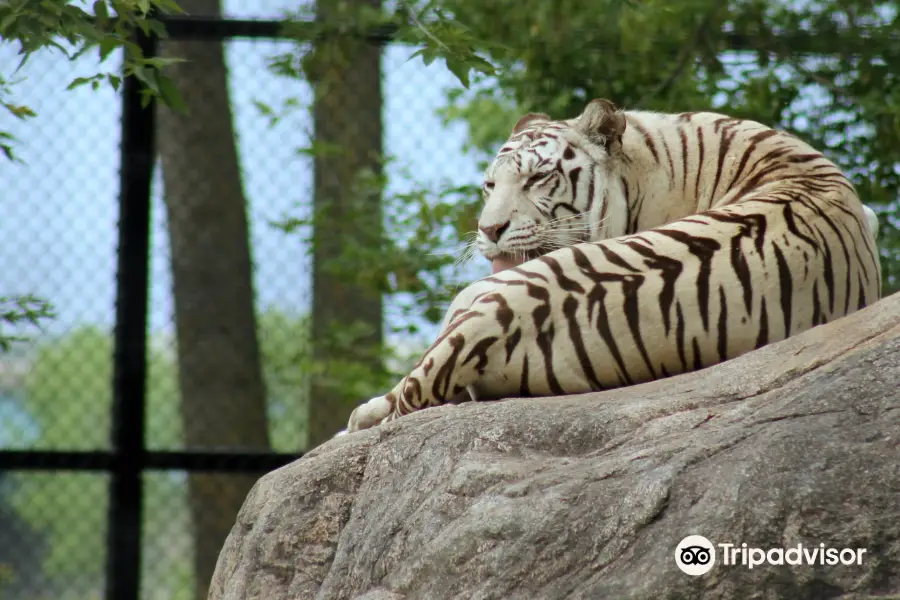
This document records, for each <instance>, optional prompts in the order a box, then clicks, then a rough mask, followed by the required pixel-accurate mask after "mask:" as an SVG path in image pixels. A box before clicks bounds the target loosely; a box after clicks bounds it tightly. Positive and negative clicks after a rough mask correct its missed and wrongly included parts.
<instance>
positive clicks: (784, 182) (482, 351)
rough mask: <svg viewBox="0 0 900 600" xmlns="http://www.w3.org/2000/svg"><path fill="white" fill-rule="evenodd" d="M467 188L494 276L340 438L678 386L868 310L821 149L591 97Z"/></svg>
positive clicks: (849, 232) (840, 201)
mask: <svg viewBox="0 0 900 600" xmlns="http://www.w3.org/2000/svg"><path fill="white" fill-rule="evenodd" d="M483 191H484V195H485V205H484V208H483V211H482V214H481V216H480V218H479V231H478V237H477V246H478V249H479V251H480V252H481V253H482V254H483V255H484V256H485V257H486V258H487V259H489V260H491V261H492V263H493V271H494V272H493V274H492V275H491V276H489V277H486V278H484V279H481V280H478V281H476V282H474V283H472V284H470V285H469V286H468V287H466V288H465V289H464V290H463V291H462V292H461V293H460V294H458V296H457V297H456V298H455V299H454V301H453V302H452V304H451V306H450V308H449V310H448V312H447V315H446V317H445V320H444V323H443V326H442V329H441V332H440V335H439V336H438V338H437V340H436V341H435V342H434V343H433V344H432V345H431V346H430V348H428V350H427V351H426V352H425V353H424V355H423V356H422V358H421V360H419V362H418V363H417V364H416V365H415V367H414V368H413V369H412V371H411V372H410V373H409V374H408V375H407V376H405V377H404V378H403V379H402V381H400V382H399V383H398V384H397V385H396V387H394V389H393V390H391V391H390V392H389V393H387V394H385V395H384V396H377V397H375V398H372V399H371V400H369V401H368V402H366V403H364V404H362V405H360V406H358V407H357V408H356V409H355V410H354V411H353V413H352V415H351V417H350V421H349V424H348V429H347V430H348V431H355V430H359V429H365V428H368V427H372V426H374V425H377V424H379V423H383V422H387V421H391V420H394V419H396V418H398V417H400V416H402V415H405V414H408V413H411V412H413V411H416V410H420V409H424V408H427V407H431V406H438V405H441V404H444V403H448V402H456V401H459V399H460V398H464V397H471V398H473V399H478V400H481V399H496V398H502V397H509V396H548V395H560V394H574V393H582V392H589V391H596V390H604V389H609V388H615V387H621V386H628V385H633V384H637V383H641V382H646V381H650V380H654V379H659V378H663V377H668V376H671V375H675V374H678V373H684V372H687V371H694V370H697V369H701V368H704V367H707V366H710V365H713V364H716V363H719V362H722V361H724V360H727V359H730V358H734V357H736V356H739V355H741V354H743V353H745V352H748V351H750V350H753V349H756V348H759V347H761V346H764V345H766V344H769V343H772V342H775V341H778V340H782V339H784V338H787V337H789V336H792V335H796V334H798V333H800V332H802V331H805V330H807V329H810V328H811V327H815V326H817V325H820V324H823V323H827V322H830V321H833V320H835V319H837V318H840V317H842V316H844V315H847V314H849V313H852V312H854V311H856V310H859V309H861V308H863V307H865V306H866V305H868V304H871V303H873V302H875V301H876V300H878V299H879V298H880V289H881V288H880V281H881V273H880V267H879V262H878V255H877V249H876V245H875V237H876V234H877V220H876V219H875V215H874V213H873V212H872V211H871V210H870V209H868V208H867V207H864V206H863V205H862V203H861V202H860V200H859V198H858V196H857V194H856V192H855V190H854V188H853V186H852V184H851V183H850V181H849V180H848V179H847V178H846V177H845V176H844V175H843V174H842V172H841V171H840V170H839V169H838V167H837V166H836V165H835V164H833V163H832V162H831V161H830V160H828V159H826V158H825V157H824V156H823V155H822V154H821V153H820V152H818V151H816V150H815V149H814V148H812V147H810V146H809V145H808V144H807V143H806V142H804V141H802V140H801V139H799V138H797V137H795V136H793V135H791V134H789V133H786V132H782V131H778V130H775V129H771V128H769V127H766V126H764V125H762V124H760V123H756V122H753V121H747V120H740V119H735V118H731V117H728V116H726V115H722V114H717V113H706V112H697V113H681V114H661V113H653V112H643V111H621V110H618V109H616V107H615V106H614V105H613V104H612V103H611V102H609V101H607V100H601V99H598V100H594V101H592V102H591V103H589V104H588V105H587V107H586V108H585V110H584V112H583V113H582V114H581V115H580V116H578V117H576V118H573V119H569V120H561V121H556V120H552V119H550V118H549V117H548V116H546V115H543V114H528V115H526V116H525V117H523V118H522V119H520V120H519V122H518V123H517V124H516V125H515V127H514V129H513V131H512V135H511V136H510V138H509V139H508V141H507V142H506V143H505V144H504V145H503V147H502V148H501V149H500V151H499V153H498V154H497V156H496V158H495V159H494V160H493V162H492V163H491V165H490V166H489V167H488V169H487V171H486V173H485V179H484V186H483Z"/></svg>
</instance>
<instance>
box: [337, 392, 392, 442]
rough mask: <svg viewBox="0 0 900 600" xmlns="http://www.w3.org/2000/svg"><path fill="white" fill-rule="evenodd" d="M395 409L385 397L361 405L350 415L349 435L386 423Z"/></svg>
mask: <svg viewBox="0 0 900 600" xmlns="http://www.w3.org/2000/svg"><path fill="white" fill-rule="evenodd" d="M393 409H394V407H393V406H392V405H391V403H390V401H389V400H388V399H387V398H386V397H385V396H375V397H374V398H372V399H371V400H369V401H368V402H365V403H363V404H360V405H359V406H357V407H356V408H355V409H353V412H352V413H350V421H349V422H348V423H347V429H346V431H347V433H350V432H352V431H359V430H361V429H368V428H369V427H374V426H375V425H378V424H379V423H381V422H382V421H384V420H385V419H386V418H387V417H388V416H389V415H390V414H391V411H392V410H393ZM338 435H340V434H338Z"/></svg>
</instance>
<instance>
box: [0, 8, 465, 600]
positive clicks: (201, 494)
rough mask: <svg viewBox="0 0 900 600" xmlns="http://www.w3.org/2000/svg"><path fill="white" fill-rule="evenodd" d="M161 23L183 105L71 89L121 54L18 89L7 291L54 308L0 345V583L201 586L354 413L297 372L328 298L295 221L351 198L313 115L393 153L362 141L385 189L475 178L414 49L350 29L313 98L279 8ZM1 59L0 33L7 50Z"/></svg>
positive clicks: (144, 591)
mask: <svg viewBox="0 0 900 600" xmlns="http://www.w3.org/2000/svg"><path fill="white" fill-rule="evenodd" d="M169 25H170V26H169V31H170V34H172V35H173V37H172V38H171V39H170V40H167V41H165V42H163V43H161V44H159V45H157V44H156V42H155V41H151V40H144V44H145V50H148V51H158V52H159V54H160V55H161V56H173V57H176V56H177V57H182V58H187V59H188V60H187V61H186V62H184V63H179V64H176V65H174V66H173V67H172V69H171V71H170V72H171V73H172V77H173V81H174V82H175V84H176V87H177V88H178V89H179V91H180V93H181V95H182V97H183V98H184V100H185V103H186V104H187V108H188V109H189V112H188V113H179V112H176V111H172V110H169V109H165V108H161V107H159V108H158V110H156V112H155V117H153V114H152V113H151V112H149V111H148V110H143V109H142V108H141V107H140V104H141V95H140V90H139V88H138V87H137V84H136V83H135V82H134V81H133V80H129V81H127V82H125V85H124V87H123V88H122V89H121V90H119V91H118V92H117V91H115V90H113V89H112V88H111V87H109V86H100V87H99V88H98V89H92V86H91V85H90V84H87V85H82V86H80V87H77V88H75V89H71V90H66V89H65V88H66V85H67V84H68V83H69V82H70V81H72V80H73V79H75V78H78V77H88V76H90V75H93V74H95V73H98V72H111V73H116V72H117V71H118V69H120V67H121V57H119V58H118V59H117V58H116V56H115V55H113V56H112V57H110V58H109V59H107V61H106V62H103V63H102V64H101V63H99V62H98V60H97V59H96V58H95V57H94V56H93V55H86V56H84V57H82V58H80V59H79V60H77V61H75V62H70V61H69V60H68V59H67V58H66V57H65V56H62V55H60V54H53V53H49V52H47V53H39V54H38V55H36V56H34V57H33V58H32V59H31V60H30V62H29V63H28V64H27V65H26V67H25V68H23V70H22V71H21V75H22V76H23V77H22V80H21V81H19V82H17V83H15V84H14V88H13V89H14V91H15V98H16V101H17V102H18V103H21V104H22V105H28V106H29V107H31V108H32V109H33V110H34V111H35V112H36V113H37V115H38V116H37V117H36V118H34V119H31V120H28V121H26V122H22V123H10V124H6V123H4V124H3V129H4V130H8V131H9V132H11V133H13V134H14V135H15V136H16V137H17V138H18V139H19V140H20V141H19V142H17V143H16V144H15V146H14V149H15V151H16V153H17V154H18V156H19V157H20V158H21V161H22V162H21V163H18V162H12V161H8V160H3V161H0V181H2V182H3V183H2V187H0V203H2V206H3V209H2V215H0V239H2V240H3V242H4V243H3V244H2V245H0V255H2V258H0V264H2V265H3V269H2V272H0V291H2V292H3V294H20V293H21V294H25V293H28V294H35V295H37V296H38V297H40V298H44V299H46V300H48V301H50V302H51V303H52V305H53V307H54V309H55V311H56V313H57V314H56V316H55V318H53V319H51V320H50V321H47V322H46V323H45V325H44V328H43V329H42V330H41V331H40V333H39V334H36V335H35V336H32V339H31V340H29V341H28V342H27V343H21V344H16V345H14V346H13V347H12V349H11V350H10V352H8V353H5V354H3V355H0V469H2V471H0V599H2V600H26V599H27V600H33V599H39V598H47V599H49V598H53V599H64V598H71V599H76V598H77V599H79V600H81V599H89V598H100V597H107V598H116V599H117V600H118V599H120V598H121V599H122V600H126V599H127V598H137V597H140V598H146V599H151V598H153V599H163V598H165V599H170V598H177V599H181V598H183V599H194V598H201V597H205V593H206V586H207V584H208V580H209V576H210V575H211V571H212V568H213V567H214V564H215V559H216V556H217V554H218V551H219V549H220V548H221V544H222V542H223V541H224V536H225V535H226V534H227V532H228V530H229V529H230V527H231V525H232V523H233V522H234V518H235V515H236V511H237V509H238V508H239V507H240V504H241V502H242V501H243V499H244V497H245V496H246V493H247V491H248V490H249V488H250V486H251V485H252V483H253V482H254V481H255V480H256V478H257V477H258V476H259V474H260V473H261V472H265V471H266V470H269V469H271V468H274V467H276V466H278V465H279V464H283V463H286V462H288V461H290V460H292V459H293V458H295V457H296V456H298V454H299V453H300V452H301V451H303V450H304V449H306V448H307V447H309V446H310V445H311V444H314V443H316V442H317V441H320V440H321V439H322V438H323V437H324V436H327V435H331V434H333V433H334V431H333V430H334V424H336V423H340V422H342V421H345V420H346V418H347V416H348V412H349V411H347V410H346V406H347V405H346V404H343V405H340V406H335V408H334V409H333V412H334V413H335V414H334V415H333V416H328V415H326V416H325V417H321V415H320V417H319V418H320V420H319V421H318V427H319V429H320V431H312V430H311V428H310V427H308V423H309V420H310V418H311V417H310V414H311V413H310V407H309V406H308V398H309V396H310V394H311V393H328V390H325V391H323V390H322V389H320V390H314V391H313V392H311V391H310V383H309V378H308V377H307V376H306V375H307V374H308V372H309V370H304V369H303V368H302V365H303V364H306V362H308V359H309V358H310V356H309V355H310V352H311V350H310V348H309V347H308V346H309V344H310V342H309V340H310V324H309V319H308V315H309V312H310V310H311V307H312V306H313V305H314V303H315V302H317V301H318V302H320V303H321V302H325V303H326V304H327V303H329V302H333V301H334V298H333V297H332V298H330V299H329V298H328V297H324V298H320V299H319V300H316V299H315V298H313V297H312V291H311V290H312V287H311V281H312V273H313V271H314V270H315V267H314V265H313V264H312V260H311V259H310V248H311V245H313V244H319V245H320V248H324V247H325V246H327V244H326V241H323V240H315V239H311V237H310V235H309V228H307V227H305V226H304V225H303V224H304V223H305V222H306V221H307V220H308V219H309V217H310V215H311V214H312V213H313V211H314V209H315V201H314V196H316V195H317V194H319V195H323V194H325V195H327V194H329V193H330V194H332V196H334V195H335V194H337V195H340V194H342V193H343V192H340V190H341V186H342V185H346V184H347V181H346V179H344V178H343V176H341V177H338V173H337V171H334V169H341V168H343V167H341V165H343V164H345V163H346V162H347V161H348V160H351V159H350V158H348V155H346V154H344V155H342V156H341V157H340V158H338V159H334V158H331V159H329V158H327V152H325V153H323V152H322V151H321V149H318V148H316V144H317V143H318V142H319V141H321V138H322V137H323V136H322V132H323V131H325V132H329V131H330V132H331V134H330V135H332V136H333V137H335V138H336V139H341V138H342V139H344V140H348V139H350V140H352V139H353V138H354V137H358V138H359V139H360V140H361V141H360V142H359V143H360V144H363V143H364V144H368V145H369V146H370V147H369V148H366V150H367V151H368V150H377V151H378V152H379V154H380V155H381V156H390V157H392V161H391V162H390V163H389V164H388V165H385V164H384V163H383V162H382V161H381V159H371V157H370V156H368V155H366V156H363V157H362V158H361V159H359V160H361V161H363V162H365V161H366V160H372V163H371V170H373V171H376V172H378V173H382V174H383V173H387V175H389V177H387V178H386V179H385V184H384V186H382V188H381V192H382V193H383V194H405V193H408V192H409V191H410V184H409V182H407V181H406V180H405V179H404V178H403V177H402V173H405V172H408V171H414V172H415V173H416V178H417V181H418V182H419V183H428V182H438V181H450V182H454V183H455V184H457V185H461V184H472V183H476V182H477V179H478V172H477V170H476V161H475V160H474V159H471V158H470V157H467V156H466V155H465V153H464V152H463V147H462V145H463V139H464V132H463V131H460V130H456V129H447V128H445V127H444V125H443V124H442V122H441V121H440V118H439V116H438V114H437V112H436V111H437V109H438V107H439V106H441V104H442V102H443V101H444V98H445V95H444V94H445V90H444V88H445V87H446V86H447V85H451V83H452V75H450V73H449V72H445V71H443V70H440V69H435V68H431V69H429V70H427V71H426V70H425V69H424V68H423V65H422V64H421V62H410V61H409V60H408V59H409V56H410V54H411V53H412V51H413V50H412V49H410V48H408V47H405V46H402V45H399V44H398V45H391V44H384V43H382V42H383V41H384V40H369V41H368V42H366V43H365V44H363V46H365V47H364V48H363V47H361V46H355V47H353V48H350V50H348V52H351V53H354V52H355V53H356V54H355V55H354V56H355V57H356V58H354V59H353V60H355V61H357V63H359V64H358V65H357V66H356V67H354V66H353V65H352V64H350V65H347V64H344V65H338V64H337V63H335V64H332V65H330V66H329V67H328V68H326V69H325V73H324V74H323V75H322V77H324V78H325V79H327V78H329V77H330V78H331V79H332V80H333V82H334V85H336V86H338V87H340V86H343V88H342V89H337V88H335V90H336V91H333V93H332V95H331V96H330V103H331V104H330V106H328V103H329V97H318V98H315V97H314V96H315V95H314V93H313V87H312V86H311V85H310V83H309V81H308V80H307V79H308V78H305V77H304V76H302V75H298V74H297V73H293V74H292V73H291V72H289V71H290V69H288V68H286V67H287V66H289V65H290V63H291V61H292V60H293V59H291V58H290V57H292V56H293V57H296V56H298V55H303V54H304V53H305V52H307V50H308V48H307V49H306V50H304V48H303V46H302V45H300V46H299V47H298V43H297V42H296V41H289V40H279V39H276V38H275V37H274V35H273V33H274V32H277V31H278V24H277V23H275V22H239V21H231V22H228V23H223V22H220V21H218V20H217V19H215V18H209V19H204V18H196V17H194V18H191V19H182V20H179V21H170V23H169ZM226 32H227V33H228V34H229V35H230V36H233V37H226V35H225V33H226ZM198 35H199V36H200V37H201V38H202V39H197V38H198ZM192 38H193V39H192ZM219 40H224V41H223V42H222V43H220V42H219ZM357 42H359V40H357ZM16 60H17V57H16V56H14V53H13V51H11V50H10V49H9V48H3V47H0V64H2V65H3V66H4V67H9V66H11V65H12V66H14V65H15V61H16ZM366 61H368V62H366ZM351 62H352V61H351ZM360 65H361V66H360ZM13 68H14V67H13ZM328 69H332V70H333V73H331V74H330V75H329V74H328ZM354 69H355V70H354ZM353 77H357V79H358V81H354V80H353ZM363 79H365V81H363ZM320 83H321V82H320ZM354 86H356V87H354ZM365 86H368V88H366V87H365ZM314 99H315V100H316V104H317V106H319V107H320V108H317V109H315V110H314V109H313V104H314ZM351 100H352V101H354V102H355V104H349V103H350V102H351ZM342 103H343V104H342ZM323 105H324V106H325V108H324V109H323V108H321V107H322V106H323ZM123 107H124V108H123ZM371 119H375V120H376V121H377V126H376V127H374V128H373V127H372V123H371V122H369V121H370V120H371ZM7 125H8V126H7ZM316 132H318V137H317V136H316ZM361 132H365V133H361ZM437 132H440V135H436V133H437ZM327 135H328V134H327V133H326V136H325V137H327ZM342 136H343V137H342ZM362 138H366V139H362ZM151 158H152V160H151ZM329 160H330V161H331V162H328V161H329ZM361 165H362V163H359V164H355V165H353V166H352V167H351V170H352V171H354V172H359V171H362V170H365V169H364V168H363V167H364V166H365V165H362V166H361ZM323 170H328V172H329V173H331V175H332V176H331V177H330V178H329V177H327V176H325V177H323ZM346 172H347V171H343V172H342V173H346ZM317 174H318V175H317ZM327 174H328V173H325V175H327ZM335 183H336V184H337V185H336V186H335ZM385 186H386V187H385ZM335 189H337V190H338V191H337V192H336V191H335ZM344 195H345V196H346V194H344ZM331 201H332V204H338V205H339V204H340V202H341V200H340V198H338V199H335V198H334V197H332V198H331ZM320 208H321V207H320ZM376 208H377V207H376ZM379 214H380V213H379V212H378V211H376V210H375V209H373V213H372V215H371V221H372V223H374V226H373V227H374V229H375V230H376V231H380V229H381V225H380V224H379V219H378V215H379ZM345 216H346V215H345ZM344 233H345V234H346V235H357V234H356V233H354V232H352V231H346V230H345V231H344ZM328 247H329V248H331V250H330V251H332V252H340V251H341V243H337V244H331V245H330V246H328ZM328 276H329V275H328V274H327V273H326V274H325V275H323V277H326V278H327V277H328ZM143 281H148V282H149V285H148V286H146V287H145V286H142V284H141V282H143ZM352 285H356V283H353V284H352ZM335 289H337V290H338V292H335V293H340V290H342V289H344V288H342V287H341V286H340V285H338V286H337V288H335ZM353 289H356V288H353ZM359 289H363V288H361V287H360V288H359ZM385 308H386V310H387V314H389V315H390V314H391V310H399V309H397V307H396V306H392V305H390V304H389V305H388V306H387V307H385ZM376 312H379V313H380V309H379V311H376ZM248 317H249V318H248ZM335 317H336V318H338V317H340V314H336V315H335ZM379 318H380V317H379ZM145 323H146V325H147V326H146V328H145V326H144V325H145ZM145 336H146V343H145V340H144V337H145ZM376 337H377V336H376ZM388 337H390V335H389V336H388ZM176 342H177V343H176ZM305 361H306V362H305ZM313 362H314V361H313ZM348 377H353V375H352V374H348ZM351 383H352V382H351ZM326 387H327V386H326ZM323 389H324V388H323ZM344 389H347V388H344ZM331 391H333V390H331ZM369 395H371V394H369ZM360 399H361V398H352V399H350V400H352V401H353V402H355V401H357V400H360ZM111 432H112V433H111ZM138 532H140V533H139V537H136V534H137V533H138Z"/></svg>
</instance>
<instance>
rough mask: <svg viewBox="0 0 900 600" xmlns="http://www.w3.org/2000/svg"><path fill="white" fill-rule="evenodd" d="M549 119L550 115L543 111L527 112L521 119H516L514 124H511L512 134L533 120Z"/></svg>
mask: <svg viewBox="0 0 900 600" xmlns="http://www.w3.org/2000/svg"><path fill="white" fill-rule="evenodd" d="M549 120H550V115H545V114H544V113H528V114H527V115H525V116H524V117H522V118H521V119H519V120H518V121H516V124H515V126H513V130H512V135H516V134H517V133H519V132H520V131H522V130H523V129H525V128H526V127H528V125H529V124H530V123H533V122H534V121H549Z"/></svg>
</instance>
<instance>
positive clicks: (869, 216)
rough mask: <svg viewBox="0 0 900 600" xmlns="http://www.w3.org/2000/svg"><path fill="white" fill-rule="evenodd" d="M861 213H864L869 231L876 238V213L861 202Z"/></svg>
mask: <svg viewBox="0 0 900 600" xmlns="http://www.w3.org/2000/svg"><path fill="white" fill-rule="evenodd" d="M863 213H864V214H865V215H866V224H867V225H868V226H869V231H871V232H872V237H874V238H878V215H876V214H875V211H874V210H872V209H871V208H869V207H868V206H866V205H865V204H863Z"/></svg>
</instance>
